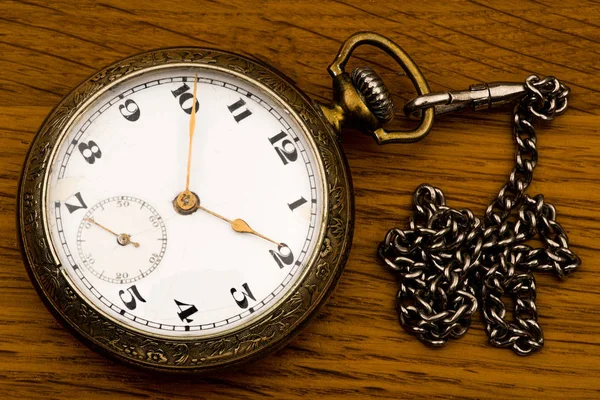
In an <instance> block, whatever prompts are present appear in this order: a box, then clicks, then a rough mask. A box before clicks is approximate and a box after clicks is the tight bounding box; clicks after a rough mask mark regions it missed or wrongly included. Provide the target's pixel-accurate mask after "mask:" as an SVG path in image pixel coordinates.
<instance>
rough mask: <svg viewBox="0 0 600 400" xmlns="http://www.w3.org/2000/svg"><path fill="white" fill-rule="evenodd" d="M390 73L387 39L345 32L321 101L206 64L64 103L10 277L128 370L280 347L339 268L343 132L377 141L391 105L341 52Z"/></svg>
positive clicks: (176, 55)
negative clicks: (22, 269) (363, 48)
mask: <svg viewBox="0 0 600 400" xmlns="http://www.w3.org/2000/svg"><path fill="white" fill-rule="evenodd" d="M362 44H370V45H374V46H377V47H379V48H381V49H383V50H384V51H386V52H387V53H388V54H390V55H391V56H393V58H394V59H395V60H396V61H397V62H398V63H399V64H400V66H401V67H402V68H403V69H404V70H405V71H406V72H407V75H408V76H409V77H410V78H411V79H412V81H413V82H414V84H415V86H416V89H417V92H418V94H420V95H422V94H426V93H428V92H429V89H428V87H427V84H426V82H425V80H424V78H423V76H422V75H421V73H420V72H419V70H418V68H417V67H416V65H415V64H414V63H413V62H412V61H411V59H410V58H409V57H408V55H406V54H405V53H404V52H403V51H402V49H400V48H399V47H398V46H397V45H395V44H394V43H393V42H391V41H389V40H388V39H386V38H384V37H382V36H379V35H377V34H373V33H359V34H356V35H354V36H352V37H351V38H349V39H348V41H346V42H345V43H344V45H343V46H342V48H341V50H340V53H339V54H338V56H337V58H336V60H335V62H334V63H333V64H332V65H331V66H330V68H329V71H330V73H331V75H332V77H333V78H334V89H335V104H334V105H333V106H322V105H318V104H316V103H314V102H313V101H311V100H310V99H309V98H308V97H307V96H306V95H304V94H303V93H302V92H301V91H300V90H299V89H297V88H296V87H295V86H294V85H293V84H291V83H290V81H289V80H287V79H286V78H284V77H283V76H282V75H281V74H280V73H278V72H277V71H275V70H273V69H272V68H270V67H268V66H266V65H264V64H262V63H259V62H257V61H254V60H250V59H248V58H245V57H242V56H239V55H236V54H232V53H228V52H223V51H219V50H212V49H200V48H172V49H163V50H157V51H151V52H147V53H144V54H140V55H137V56H133V57H130V58H127V59H125V60H123V61H119V62H117V63H115V64H113V65H111V66H109V67H107V68H104V69H103V70H101V71H99V72H98V73H96V74H94V75H93V76H92V77H91V78H89V79H88V80H86V81H85V82H84V83H82V84H81V85H79V86H78V87H77V88H76V89H74V90H73V91H72V92H71V93H70V94H69V95H67V97H65V99H63V100H62V101H61V103H60V104H59V105H58V106H57V107H56V108H55V109H54V110H53V111H52V112H51V114H50V115H49V116H48V117H47V119H46V120H45V122H44V123H43V125H42V127H41V128H40V130H39V132H38V133H37V135H36V137H35V139H34V141H33V143H32V144H31V147H30V151H29V153H28V156H27V159H26V162H25V166H24V169H23V173H22V179H21V183H20V187H19V189H20V190H19V196H18V221H19V222H18V223H19V229H18V230H19V237H20V241H21V244H22V249H23V254H24V260H25V264H26V266H27V270H28V272H29V274H30V277H31V280H32V282H33V284H34V286H35V287H36V289H37V290H38V293H39V295H40V297H41V298H42V299H43V300H44V302H45V304H46V305H47V307H48V308H49V309H50V310H51V311H52V312H53V314H54V315H55V316H56V317H57V318H58V319H59V320H60V321H61V322H63V323H64V324H65V325H66V326H67V327H69V328H71V330H72V331H73V332H74V333H75V334H76V335H77V336H78V337H79V338H80V339H82V340H83V341H84V342H85V343H86V344H88V345H90V346H91V347H92V348H94V349H97V350H99V351H100V352H101V353H103V354H105V355H108V356H110V357H112V358H116V359H118V360H120V361H124V362H126V363H128V364H132V365H135V366H139V367H144V368H148V369H154V370H169V371H190V372H191V371H207V370H213V369H216V368H221V367H225V366H231V365H235V364H239V363H241V362H246V361H249V360H252V359H255V358H257V357H259V356H261V355H263V354H265V353H267V352H268V351H272V350H274V349H277V348H279V347H281V346H282V345H284V344H285V343H286V342H287V341H288V340H289V339H290V338H291V337H292V334H293V333H294V332H296V331H297V330H298V328H300V327H301V326H302V325H303V324H304V323H306V322H307V321H308V320H309V318H310V317H311V316H312V315H313V314H314V313H315V311H316V310H317V308H318V307H319V306H320V305H321V304H323V302H324V301H325V300H326V298H327V297H328V295H329V293H330V292H331V290H332V289H333V287H334V285H335V283H336V281H337V280H338V279H339V277H340V273H341V272H342V268H343V266H344V263H345V261H346V259H347V257H348V253H349V250H350V244H351V239H352V227H353V193H352V185H351V180H350V173H349V171H348V167H347V165H346V162H345V158H344V155H343V153H342V151H341V149H340V147H339V146H338V144H337V134H338V133H339V131H340V129H341V127H342V126H343V125H352V126H355V127H359V128H361V129H362V130H363V131H366V132H368V133H371V134H373V135H374V136H375V137H376V138H377V140H378V141H379V142H385V141H413V140H417V139H418V138H420V137H422V136H424V135H425V134H426V133H427V132H428V131H429V129H430V127H431V124H432V121H433V109H428V110H426V111H425V112H424V113H423V117H422V120H421V124H420V125H419V127H418V128H417V129H415V130H414V131H410V132H386V131H385V130H383V128H382V127H381V126H382V124H383V123H385V122H387V121H388V120H389V119H391V117H392V115H393V107H392V104H391V99H390V97H389V94H388V93H387V91H386V90H385V87H384V86H383V84H382V83H381V81H380V80H379V78H378V77H377V76H376V75H375V74H374V73H373V72H372V71H370V70H368V69H360V70H356V71H355V73H354V74H353V76H352V77H351V76H350V75H349V74H347V73H345V72H344V66H345V64H346V62H347V60H348V58H349V57H350V55H351V53H352V51H353V50H354V49H355V48H356V47H357V46H359V45H362Z"/></svg>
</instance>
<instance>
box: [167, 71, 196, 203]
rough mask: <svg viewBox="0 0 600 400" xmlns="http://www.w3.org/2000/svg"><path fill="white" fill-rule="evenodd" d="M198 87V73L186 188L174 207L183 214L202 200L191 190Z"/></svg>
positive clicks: (175, 201)
mask: <svg viewBox="0 0 600 400" xmlns="http://www.w3.org/2000/svg"><path fill="white" fill-rule="evenodd" d="M197 89H198V75H196V79H194V95H193V96H192V110H191V112H190V141H189V144H188V159H187V172H186V175H185V190H184V191H183V192H181V193H179V194H178V195H177V197H175V199H173V207H174V208H175V211H176V212H178V213H179V214H182V215H189V214H192V213H193V212H195V211H196V210H197V209H198V205H199V204H200V201H199V200H198V196H197V195H196V194H195V193H193V192H190V175H191V171H192V145H193V143H194V131H195V129H196V111H198V108H197V107H196V93H197Z"/></svg>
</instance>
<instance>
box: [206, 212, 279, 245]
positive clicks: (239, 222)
mask: <svg viewBox="0 0 600 400" xmlns="http://www.w3.org/2000/svg"><path fill="white" fill-rule="evenodd" d="M198 208H199V209H200V210H202V211H204V212H207V213H209V214H210V215H212V216H214V217H217V218H219V219H221V220H223V221H225V222H227V223H229V225H231V228H232V229H233V230H234V231H236V232H239V233H250V234H252V235H255V236H258V237H259V238H261V239H264V240H266V241H268V242H271V243H273V244H274V245H276V246H281V245H282V243H279V242H276V241H275V240H273V239H270V238H268V237H266V236H265V235H262V234H260V233H258V232H256V231H255V230H254V229H252V228H251V227H250V225H248V223H247V222H246V221H244V220H243V219H240V218H236V219H234V220H231V219H229V218H225V217H224V216H222V215H220V214H217V213H216V212H214V211H211V210H209V209H207V208H205V207H203V206H201V205H198Z"/></svg>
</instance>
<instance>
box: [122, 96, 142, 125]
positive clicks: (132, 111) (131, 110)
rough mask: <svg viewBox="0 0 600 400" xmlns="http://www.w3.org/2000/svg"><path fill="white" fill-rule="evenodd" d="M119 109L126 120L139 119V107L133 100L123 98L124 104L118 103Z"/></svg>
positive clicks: (133, 120)
mask: <svg viewBox="0 0 600 400" xmlns="http://www.w3.org/2000/svg"><path fill="white" fill-rule="evenodd" d="M119 111H121V115H122V116H124V117H125V119H126V120H127V121H131V122H135V121H137V120H138V119H140V108H139V107H138V105H137V103H136V102H135V101H133V100H125V104H121V105H119Z"/></svg>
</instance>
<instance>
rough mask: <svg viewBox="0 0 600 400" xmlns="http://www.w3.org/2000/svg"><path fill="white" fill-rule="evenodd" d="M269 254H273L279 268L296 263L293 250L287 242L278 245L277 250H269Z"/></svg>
mask: <svg viewBox="0 0 600 400" xmlns="http://www.w3.org/2000/svg"><path fill="white" fill-rule="evenodd" d="M269 254H271V256H273V258H274V259H275V262H276V263H277V265H279V268H285V267H286V266H288V265H292V264H293V263H294V254H292V250H291V249H290V248H289V247H288V246H287V244H285V243H281V244H280V245H279V246H278V247H277V251H274V250H269Z"/></svg>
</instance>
